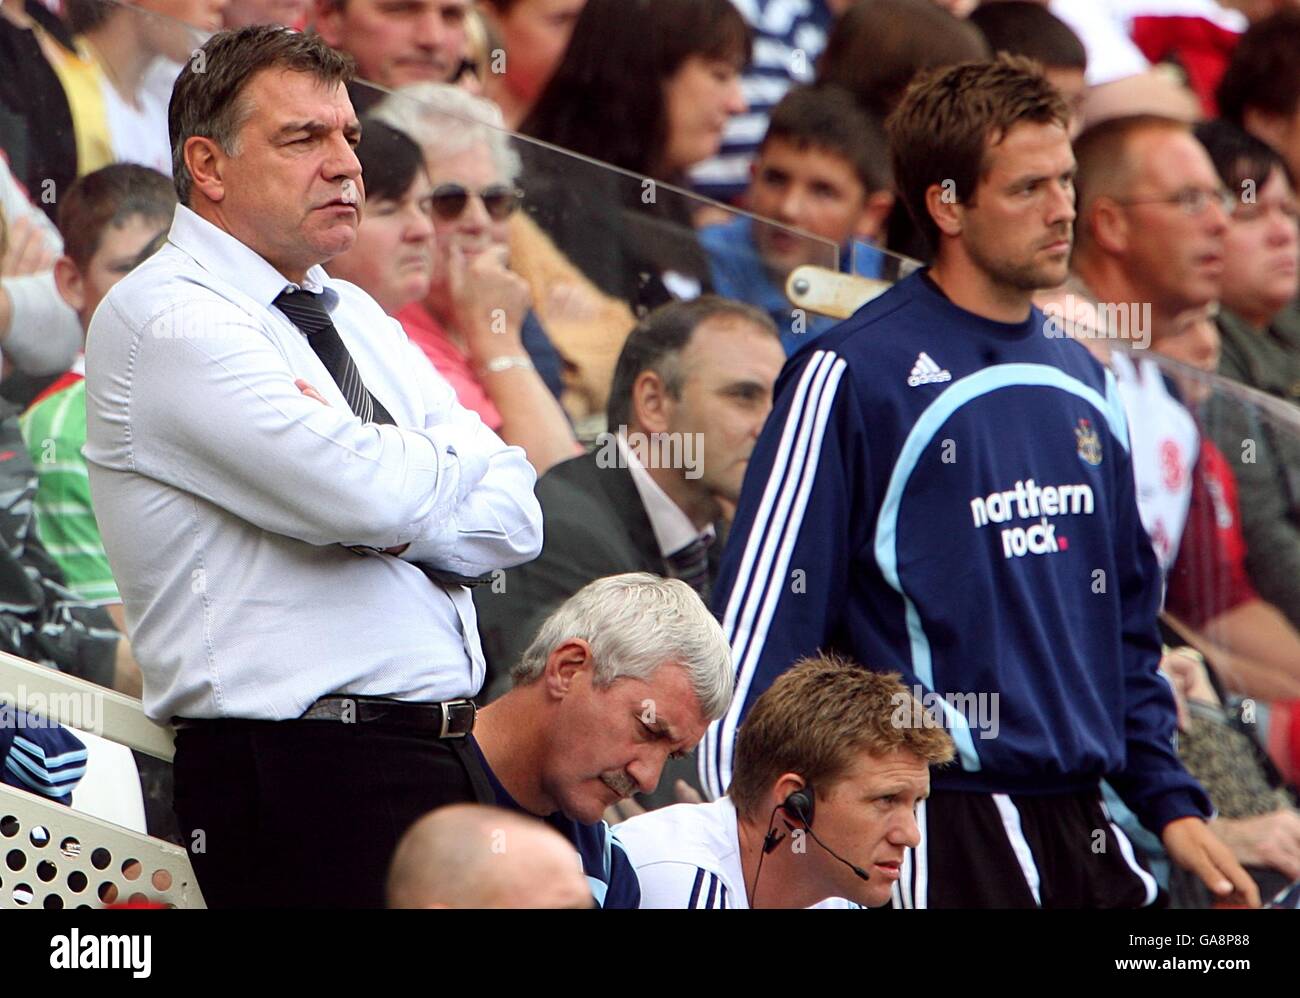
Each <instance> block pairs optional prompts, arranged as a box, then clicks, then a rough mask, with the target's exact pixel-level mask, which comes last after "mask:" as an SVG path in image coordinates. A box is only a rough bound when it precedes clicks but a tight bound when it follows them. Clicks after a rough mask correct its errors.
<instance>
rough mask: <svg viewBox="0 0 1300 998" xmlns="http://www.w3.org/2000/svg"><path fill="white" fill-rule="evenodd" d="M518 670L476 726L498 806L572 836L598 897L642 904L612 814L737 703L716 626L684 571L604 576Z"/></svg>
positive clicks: (610, 904)
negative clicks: (679, 575)
mask: <svg viewBox="0 0 1300 998" xmlns="http://www.w3.org/2000/svg"><path fill="white" fill-rule="evenodd" d="M510 675H511V679H512V680H513V681H514V688H513V689H511V690H510V692H509V693H507V694H505V695H504V696H503V697H501V698H500V699H499V700H496V701H495V702H493V703H492V704H491V705H489V706H487V707H485V708H484V709H483V710H482V711H480V713H479V717H478V720H477V723H476V725H475V728H474V735H473V745H474V747H475V748H476V749H477V751H478V752H479V754H480V757H481V759H482V761H483V768H484V770H485V771H486V774H487V778H488V783H489V784H490V786H491V789H492V792H493V795H494V796H495V798H496V804H497V805H498V806H499V807H504V808H507V809H509V810H513V811H523V812H526V813H529V814H533V815H536V816H537V817H539V818H542V819H543V820H544V821H545V822H546V823H547V824H548V825H550V826H551V827H552V828H555V829H556V830H557V831H559V832H560V834H562V835H563V836H564V837H565V838H566V839H567V840H568V841H569V842H570V843H572V844H573V846H574V848H575V849H577V850H578V854H579V855H580V856H581V857H582V865H583V870H584V871H585V873H586V875H587V882H588V884H589V885H590V886H591V892H592V896H593V897H594V898H595V900H596V904H597V905H599V906H600V907H602V908H636V907H637V906H638V905H639V904H640V900H641V890H640V887H639V886H638V884H637V879H636V873H635V871H634V870H633V869H632V866H631V864H630V863H629V862H628V859H627V855H626V854H625V853H624V852H623V849H622V847H621V846H619V845H618V844H617V843H615V842H614V841H613V840H612V838H611V837H610V834H609V827H608V826H607V825H606V824H605V822H604V821H603V820H601V816H602V815H603V814H604V812H605V809H606V808H608V807H609V806H610V805H612V804H617V803H618V802H619V801H621V800H622V799H623V798H625V797H628V796H630V795H631V794H633V793H634V792H636V791H638V790H639V791H641V792H642V793H650V792H651V791H653V790H654V789H655V787H656V786H657V785H658V783H659V774H660V773H661V772H662V771H663V767H664V763H665V762H666V761H667V760H668V758H669V757H670V756H672V757H674V758H676V757H679V756H681V755H683V754H685V753H687V752H689V751H690V750H691V749H692V748H694V747H695V745H696V743H697V742H699V740H700V738H701V737H702V736H703V734H704V731H705V729H706V728H707V727H708V724H709V722H710V721H712V720H714V719H715V718H718V717H721V716H722V714H723V712H724V711H725V710H726V709H727V704H728V703H730V702H731V686H732V671H731V655H730V652H729V651H728V650H727V643H726V641H725V640H724V639H723V636H722V630H721V628H719V626H718V622H717V621H716V620H714V619H713V617H712V615H711V614H710V613H709V611H708V608H707V607H705V605H704V604H703V603H702V602H701V601H700V598H699V596H697V595H696V594H695V591H694V590H693V589H691V587H690V586H688V585H687V584H686V583H685V582H682V581H680V580H678V579H661V578H659V577H658V576H655V575H650V574H648V573H644V572H637V573H629V574H626V575H613V576H609V577H607V578H603V579H597V580H596V581H595V582H592V583H590V584H588V585H586V586H584V587H583V588H582V589H580V590H578V592H577V593H575V594H574V595H573V596H571V597H570V598H569V599H568V600H566V601H565V602H564V603H563V604H561V606H560V607H559V609H557V610H556V611H555V612H554V613H553V614H551V616H550V617H548V618H547V619H546V621H545V622H544V623H543V624H542V627H541V630H540V631H539V632H538V634H537V637H536V638H535V639H534V640H533V643H532V644H531V645H529V647H528V648H527V650H526V651H525V652H524V653H523V656H522V657H521V658H520V660H519V662H518V663H516V665H515V667H514V668H513V669H512V670H511V674H510Z"/></svg>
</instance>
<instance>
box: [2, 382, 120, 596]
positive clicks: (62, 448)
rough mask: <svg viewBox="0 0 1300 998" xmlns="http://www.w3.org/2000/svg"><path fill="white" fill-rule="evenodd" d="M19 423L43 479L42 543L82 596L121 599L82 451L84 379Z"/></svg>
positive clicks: (39, 499) (39, 495)
mask: <svg viewBox="0 0 1300 998" xmlns="http://www.w3.org/2000/svg"><path fill="white" fill-rule="evenodd" d="M20 424H21V426H22V430H23V439H24V440H25V441H26V442H27V451H28V453H30V454H31V457H32V464H33V465H35V466H36V474H37V477H38V479H39V482H40V485H39V487H38V488H37V491H36V500H35V508H36V531H37V534H38V535H39V536H40V539H41V543H43V544H44V545H45V549H46V550H47V551H48V552H49V553H50V556H51V557H52V558H53V559H54V560H55V561H56V562H57V563H58V565H59V568H61V569H63V574H64V576H65V578H66V581H67V586H68V588H69V589H71V590H72V591H73V592H74V593H76V594H77V596H78V597H79V598H80V599H82V600H85V601H86V602H87V603H93V604H97V605H103V604H108V603H120V602H122V597H121V596H119V595H118V592H117V583H116V582H114V581H113V571H112V569H111V568H109V566H108V555H107V554H105V553H104V542H103V540H102V539H101V538H100V536H99V523H98V522H97V521H96V520H95V511H94V509H92V508H91V503H90V476H89V474H88V473H87V471H86V459H85V458H84V457H82V456H81V448H82V447H83V446H84V445H85V443H86V382H85V379H84V378H81V377H77V378H75V379H74V380H72V381H71V383H70V384H68V385H67V386H66V387H64V388H63V389H62V390H61V391H57V392H54V393H52V394H49V395H46V396H45V397H44V398H42V399H40V400H39V401H37V403H36V404H35V405H33V406H32V407H31V408H30V409H28V410H27V412H25V413H24V414H23V416H22V418H21V419H20Z"/></svg>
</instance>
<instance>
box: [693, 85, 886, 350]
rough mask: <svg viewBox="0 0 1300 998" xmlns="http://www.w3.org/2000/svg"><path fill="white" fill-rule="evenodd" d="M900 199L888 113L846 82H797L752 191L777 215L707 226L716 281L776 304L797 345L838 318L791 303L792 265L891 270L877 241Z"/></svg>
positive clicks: (876, 273) (731, 291)
mask: <svg viewBox="0 0 1300 998" xmlns="http://www.w3.org/2000/svg"><path fill="white" fill-rule="evenodd" d="M893 204H894V195H893V193H892V192H891V191H890V174H889V155H888V149H887V147H886V142H885V136H884V132H883V131H882V129H881V127H880V124H879V122H877V121H876V120H875V119H873V118H872V117H871V116H870V115H868V114H867V113H865V112H864V111H862V110H860V109H859V108H858V106H857V104H856V103H855V102H854V100H853V98H852V97H851V96H850V95H849V94H848V93H847V92H845V91H844V90H841V89H840V88H838V87H833V86H806V87H797V88H796V89H794V90H792V91H790V93H788V94H787V95H786V96H785V99H784V100H782V101H781V103H780V104H778V105H777V107H776V110H775V111H774V112H773V113H772V123H771V125H770V126H769V127H768V130H767V134H766V136H765V137H764V138H763V142H762V144H761V145H760V146H759V149H758V155H757V158H756V159H755V161H754V168H753V176H752V178H751V181H750V186H749V193H748V196H747V206H748V207H749V209H750V210H751V211H753V212H754V213H755V214H756V215H759V216H761V217H762V218H766V219H771V220H772V221H773V222H776V223H778V224H776V225H771V224H767V223H765V222H764V221H762V220H761V219H755V218H751V217H749V216H739V217H737V218H735V219H733V220H731V221H729V222H723V223H721V224H718V225H710V226H706V227H705V228H703V229H702V230H701V231H700V243H701V244H702V245H703V246H704V249H705V251H706V252H707V253H708V254H709V268H710V274H711V276H712V279H713V287H714V290H715V291H716V292H717V293H718V294H720V295H723V296H724V297H727V298H735V299H737V300H739V301H743V302H746V303H748V304H750V305H755V306H757V307H759V308H761V309H763V310H764V311H765V312H767V313H768V314H769V315H770V316H771V317H772V320H773V321H774V322H775V323H776V327H777V329H779V330H781V342H782V344H783V345H784V346H785V350H786V353H787V354H790V353H793V352H794V351H795V350H797V349H798V348H799V347H800V346H802V345H803V344H804V343H805V342H806V341H807V340H809V339H811V338H812V337H814V336H817V335H818V334H820V333H823V332H825V331H826V330H827V329H829V328H830V327H831V326H832V325H834V320H832V319H828V318H826V317H824V316H811V315H807V314H806V313H805V312H804V311H803V310H802V309H796V308H795V307H794V306H793V305H792V304H791V302H790V300H789V299H788V298H787V297H786V294H785V281H786V278H787V277H788V276H789V274H790V272H791V271H792V270H794V269H795V268H796V267H798V266H800V265H802V264H806V263H810V264H817V265H819V266H822V267H830V268H834V269H839V270H843V271H850V272H853V273H857V274H859V275H860V276H862V277H880V276H882V269H883V264H884V255H883V254H882V253H881V252H880V250H878V249H876V248H875V247H874V246H872V245H871V241H872V240H875V239H876V238H878V237H879V236H880V235H881V233H882V232H883V227H884V224H885V220H886V218H887V217H888V216H889V212H890V209H891V208H892V207H893ZM790 229H802V230H803V231H804V232H806V233H810V234H811V235H812V236H815V237H817V238H815V239H812V238H808V236H803V235H799V234H797V233H794V232H791V231H790Z"/></svg>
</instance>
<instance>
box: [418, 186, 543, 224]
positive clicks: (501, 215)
mask: <svg viewBox="0 0 1300 998" xmlns="http://www.w3.org/2000/svg"><path fill="white" fill-rule="evenodd" d="M471 194H472V195H473V196H474V197H476V198H478V199H479V200H480V201H482V202H483V207H484V209H485V210H486V211H487V213H488V217H489V218H491V219H492V221H494V222H504V221H505V220H506V219H507V218H509V217H510V216H511V215H513V214H514V212H515V209H516V208H518V207H519V202H520V200H521V199H522V198H523V196H524V192H523V191H521V190H518V189H517V188H514V187H511V186H510V185H509V184H489V185H488V186H487V187H484V188H483V189H482V190H481V191H471V190H470V189H469V188H468V187H466V186H465V185H464V184H439V185H438V186H437V187H435V188H434V189H433V193H432V194H431V195H429V203H430V204H431V205H432V206H433V211H434V214H436V215H437V216H438V217H439V218H441V219H442V220H443V221H444V222H453V221H455V220H456V219H458V218H460V216H461V215H463V214H464V213H465V209H466V208H468V207H469V199H470V195H471Z"/></svg>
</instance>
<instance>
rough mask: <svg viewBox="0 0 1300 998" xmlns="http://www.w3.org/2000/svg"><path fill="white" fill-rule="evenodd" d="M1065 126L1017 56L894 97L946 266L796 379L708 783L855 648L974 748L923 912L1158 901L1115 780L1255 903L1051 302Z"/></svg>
mask: <svg viewBox="0 0 1300 998" xmlns="http://www.w3.org/2000/svg"><path fill="white" fill-rule="evenodd" d="M1068 119H1069V111H1068V109H1067V108H1066V106H1065V102H1064V101H1063V100H1062V99H1061V97H1060V95H1059V94H1058V93H1057V92H1056V90H1055V89H1054V88H1053V87H1052V86H1051V84H1050V83H1048V82H1047V80H1046V79H1044V78H1043V77H1042V76H1041V75H1040V74H1039V73H1038V72H1037V70H1036V67H1035V64H1034V63H1030V62H1027V61H1025V60H1021V59H1016V58H1013V57H1004V58H1001V59H998V60H996V61H991V62H975V63H963V64H960V65H957V66H951V67H948V68H946V69H942V70H936V71H933V72H930V73H927V74H926V75H924V76H921V77H918V78H917V79H916V80H915V81H914V82H913V84H912V85H911V87H910V88H909V89H908V91H907V93H906V95H905V96H904V98H903V100H902V101H901V103H900V105H899V107H898V108H897V110H896V111H895V113H894V114H893V116H891V118H890V121H889V123H888V129H889V132H890V145H891V150H892V155H893V160H894V176H895V178H897V182H898V183H899V185H900V187H901V195H902V197H903V200H904V203H906V204H907V206H908V209H909V211H910V212H911V213H912V216H913V218H914V220H915V221H916V223H917V225H918V226H919V227H920V228H921V229H922V230H923V231H924V232H925V233H926V234H927V237H928V238H929V239H930V240H931V241H932V242H933V243H934V245H935V248H936V253H935V264H934V266H933V267H931V268H928V269H927V270H923V271H920V272H918V273H916V274H913V275H912V276H910V277H908V278H906V279H905V280H903V281H900V282H899V283H898V284H897V285H895V286H894V287H893V288H892V289H890V291H888V292H886V293H885V294H884V295H882V296H880V297H879V298H877V299H876V300H875V301H873V302H871V303H870V304H868V305H867V306H865V307H864V308H862V309H860V310H859V311H858V312H857V314H856V315H854V316H853V318H851V319H849V320H848V321H847V322H845V323H842V324H841V325H839V326H837V327H836V328H835V329H833V330H830V331H828V332H826V333H823V334H822V336H820V337H818V339H816V340H814V341H813V342H811V343H809V344H808V345H807V346H806V347H805V348H804V349H803V350H801V351H800V352H799V353H797V354H796V355H795V356H794V357H793V358H791V361H790V363H789V364H787V366H786V367H785V369H784V371H783V372H782V376H781V380H780V381H779V382H778V385H777V391H776V401H775V405H774V407H773V410H772V417H771V418H770V419H769V420H768V423H767V427H766V428H765V430H764V431H763V435H762V437H761V438H760V439H759V442H758V446H757V447H756V448H755V450H754V455H753V458H752V460H751V462H750V466H749V471H748V473H747V475H746V480H745V487H744V489H743V490H742V493H741V500H740V507H739V509H738V511H737V514H736V521H735V526H734V528H733V534H732V536H731V538H730V539H729V540H728V544H727V550H726V552H724V555H723V566H722V571H721V574H720V576H719V582H718V589H717V592H716V600H715V603H716V605H717V607H718V608H719V610H720V612H721V614H722V617H723V630H724V632H725V633H726V635H727V638H728V640H729V641H730V642H731V647H732V654H733V656H734V659H735V663H736V674H737V685H736V696H735V699H734V700H733V702H732V706H731V709H730V711H729V712H728V714H727V716H726V717H725V718H724V719H723V721H721V722H720V723H718V724H717V725H715V726H714V728H713V729H712V730H711V731H710V733H709V736H708V738H707V739H706V742H705V747H704V749H702V750H701V757H702V760H703V774H702V775H703V777H704V779H705V781H706V784H707V786H708V787H709V789H710V791H711V793H713V794H714V795H719V794H721V793H722V791H723V789H724V788H725V787H726V786H727V785H728V784H729V783H730V781H731V774H732V769H733V761H732V759H733V743H734V739H735V732H736V729H737V727H738V725H739V722H740V721H741V720H743V718H744V715H745V713H746V711H747V709H749V708H750V707H752V704H753V702H754V700H755V699H757V697H758V696H759V695H760V694H761V693H762V692H763V690H765V689H766V688H767V687H768V686H769V685H770V684H771V683H772V682H773V680H775V679H776V677H777V676H778V675H780V673H781V672H783V671H785V669H787V668H789V666H790V663H792V662H794V661H796V660H797V659H799V658H800V657H801V656H804V655H808V654H811V653H813V652H815V651H816V650H817V649H819V648H826V649H831V650H839V651H842V652H844V653H846V654H851V655H852V656H853V657H854V658H856V659H857V660H859V661H862V662H866V663H870V665H871V667H872V668H875V669H879V670H881V671H896V672H898V673H900V674H901V675H902V676H903V682H904V684H905V685H907V686H909V687H913V686H920V687H921V688H922V689H923V690H926V691H929V692H932V693H933V694H935V695H937V696H938V697H940V698H941V700H942V702H943V703H944V705H945V706H944V713H945V718H946V719H947V721H948V722H949V726H950V727H949V730H950V732H951V734H952V738H953V742H954V744H955V747H956V752H957V758H958V760H959V762H960V765H959V766H952V767H949V768H948V769H946V770H944V771H941V772H938V773H935V775H934V792H933V794H932V796H931V799H930V800H929V801H926V802H923V804H922V806H921V814H922V820H923V822H924V823H925V826H926V827H927V828H928V833H927V836H926V840H925V844H924V845H923V846H922V847H921V848H920V849H918V850H917V851H916V863H915V865H914V869H913V870H912V871H911V872H910V876H905V877H904V882H903V883H902V884H901V891H900V893H901V894H902V901H903V903H904V904H905V905H907V906H915V907H918V908H921V907H1030V908H1032V907H1137V906H1142V905H1148V904H1153V903H1155V902H1156V901H1157V900H1158V894H1157V886H1156V884H1155V881H1154V880H1153V879H1152V878H1151V876H1150V874H1149V873H1148V872H1147V871H1146V870H1144V869H1142V868H1141V867H1140V866H1138V865H1137V864H1136V863H1134V862H1131V857H1132V849H1131V847H1130V845H1129V843H1128V842H1127V840H1125V839H1123V838H1122V836H1121V835H1120V833H1119V832H1118V830H1116V829H1114V826H1113V825H1111V823H1110V822H1109V820H1108V818H1107V816H1106V814H1105V812H1104V809H1103V808H1102V804H1101V797H1100V789H1099V788H1100V783H1101V780H1102V779H1108V780H1109V781H1110V782H1111V784H1112V785H1113V786H1114V787H1115V788H1116V789H1117V790H1118V791H1119V792H1120V794H1121V796H1122V797H1124V798H1125V800H1126V802H1127V803H1129V805H1130V806H1131V807H1132V808H1133V810H1134V812H1136V813H1137V814H1138V816H1139V818H1140V819H1141V820H1142V822H1143V824H1145V825H1147V827H1149V828H1151V829H1153V830H1155V831H1158V832H1159V833H1160V834H1161V835H1162V837H1163V839H1164V841H1165V843H1166V846H1167V848H1168V850H1169V853H1170V855H1171V856H1172V857H1173V858H1174V859H1175V860H1176V861H1177V862H1179V863H1181V864H1183V865H1185V866H1187V867H1188V868H1190V869H1192V870H1194V871H1195V872H1196V873H1197V874H1198V875H1199V876H1200V877H1202V878H1203V879H1204V880H1205V882H1206V884H1207V885H1208V886H1209V887H1210V889H1211V890H1212V891H1214V892H1215V894H1217V895H1219V896H1221V897H1228V896H1230V895H1234V894H1235V895H1236V897H1237V898H1238V899H1239V900H1244V901H1246V902H1248V903H1252V904H1257V903H1258V892H1257V891H1256V890H1255V887H1254V884H1253V883H1251V882H1250V879H1249V877H1248V876H1247V875H1246V873H1245V871H1244V870H1242V869H1241V867H1240V865H1238V864H1237V863H1236V861H1235V860H1233V858H1232V856H1231V855H1230V854H1229V853H1228V850H1227V849H1226V847H1224V846H1223V844H1222V843H1220V842H1219V841H1218V840H1217V839H1215V837H1214V836H1213V835H1212V834H1211V833H1210V831H1209V829H1208V827H1207V826H1206V823H1205V819H1206V818H1208V817H1209V816H1210V813H1211V809H1210V803H1209V800H1208V799H1207V798H1206V796H1205V793H1204V792H1203V791H1202V790H1201V788H1200V786H1198V785H1197V783H1196V781H1195V780H1193V779H1192V778H1191V776H1189V775H1188V774H1187V772H1186V771H1185V770H1184V769H1183V767H1182V765H1181V764H1180V763H1179V761H1178V757H1177V755H1176V754H1175V753H1174V749H1173V745H1172V739H1173V734H1174V702H1173V696H1172V694H1171V692H1170V689H1169V685H1168V684H1167V683H1166V682H1165V681H1164V680H1163V679H1162V678H1161V677H1160V675H1159V673H1158V671H1157V666H1158V664H1159V661H1160V640H1159V635H1158V633H1157V630H1156V611H1157V609H1158V607H1159V602H1160V595H1161V594H1160V576H1159V570H1158V568H1157V566H1156V562H1155V557H1154V555H1153V553H1152V550H1151V545H1150V542H1149V541H1148V539H1147V536H1146V532H1145V531H1144V530H1143V529H1142V523H1141V520H1140V518H1139V515H1138V508H1137V503H1136V501H1135V499H1134V485H1133V469H1132V463H1131V461H1130V458H1129V452H1128V451H1129V443H1128V427H1127V425H1126V421H1125V418H1124V409H1123V405H1122V403H1121V402H1120V399H1119V396H1118V393H1117V391H1116V389H1115V383H1114V379H1113V378H1111V377H1110V376H1109V375H1108V374H1107V372H1106V371H1105V369H1104V368H1102V366H1101V365H1100V364H1098V363H1097V362H1096V361H1095V360H1093V358H1092V357H1090V356H1089V355H1088V352H1087V351H1086V350H1085V349H1084V348H1083V347H1082V346H1080V345H1079V344H1078V343H1075V342H1072V341H1070V340H1067V339H1063V338H1060V337H1050V336H1047V335H1045V333H1046V322H1045V317H1044V316H1043V314H1042V313H1041V312H1039V311H1038V310H1037V309H1034V308H1033V307H1032V304H1031V296H1032V295H1033V293H1034V291H1036V290H1037V289H1039V288H1045V287H1055V286H1056V285H1058V284H1060V283H1061V282H1062V281H1063V280H1064V279H1065V277H1066V274H1067V268H1068V263H1069V256H1070V235H1071V229H1070V226H1071V223H1072V222H1073V221H1074V191H1073V176H1074V157H1073V155H1072V154H1071V151H1070V140H1069V135H1068V133H1067V131H1066V128H1067V124H1068ZM958 698H960V699H958ZM971 703H975V704H979V703H988V704H989V705H990V707H991V706H992V705H993V704H997V705H999V720H1000V723H999V727H998V730H997V737H991V736H990V732H989V730H985V729H984V728H983V725H981V724H972V723H971V719H970V718H969V717H967V716H964V715H963V713H962V711H960V710H958V709H957V708H956V706H955V704H961V705H963V706H969V705H970V704H971ZM980 713H981V715H982V714H983V711H982V710H981V711H980ZM1098 830H1100V831H1102V832H1103V833H1104V834H1105V836H1106V843H1105V845H1106V848H1105V850H1104V852H1096V851H1094V846H1093V845H1092V843H1095V842H1098V841H1099V840H1098V839H1097V837H1096V836H1095V834H1094V832H1096V831H1098ZM991 868H992V869H998V870H1005V871H1008V873H1009V874H1010V875H1006V876H1000V877H997V878H991V877H988V876H987V875H986V873H985V871H987V870H989V869H991Z"/></svg>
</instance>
